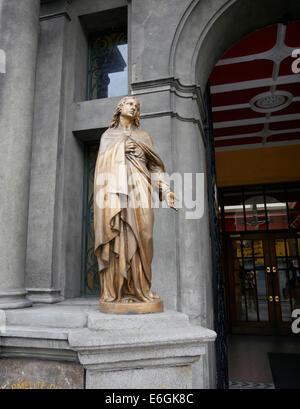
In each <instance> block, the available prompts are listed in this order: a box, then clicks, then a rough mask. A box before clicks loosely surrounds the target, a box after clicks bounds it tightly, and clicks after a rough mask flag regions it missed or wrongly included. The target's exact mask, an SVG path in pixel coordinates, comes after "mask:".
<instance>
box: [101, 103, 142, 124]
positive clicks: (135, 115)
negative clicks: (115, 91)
mask: <svg viewBox="0 0 300 409" xmlns="http://www.w3.org/2000/svg"><path fill="white" fill-rule="evenodd" d="M121 115H124V116H126V117H127V118H128V117H129V118H132V123H133V125H134V126H135V127H136V128H139V127H140V102H139V100H138V99H136V98H134V97H124V98H122V99H121V101H120V102H119V103H118V105H117V108H116V111H115V113H114V116H113V120H112V123H111V124H110V125H109V127H110V128H117V127H118V126H119V124H120V116H121Z"/></svg>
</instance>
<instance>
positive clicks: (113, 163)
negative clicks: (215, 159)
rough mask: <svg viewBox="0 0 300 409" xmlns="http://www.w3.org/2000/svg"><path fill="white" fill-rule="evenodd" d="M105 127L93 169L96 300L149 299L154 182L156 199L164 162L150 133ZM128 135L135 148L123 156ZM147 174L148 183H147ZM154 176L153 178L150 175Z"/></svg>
mask: <svg viewBox="0 0 300 409" xmlns="http://www.w3.org/2000/svg"><path fill="white" fill-rule="evenodd" d="M137 135H138V136H129V135H126V134H125V133H124V132H122V131H120V130H119V131H117V130H114V129H108V130H107V131H106V132H105V133H104V134H103V136H102V138H101V144H100V149H99V153H98V158H97V162H96V169H95V182H94V183H95V185H94V227H95V254H96V256H97V260H98V266H99V273H100V286H101V298H100V299H101V301H106V302H111V301H115V300H120V299H122V298H123V299H124V297H125V299H126V298H127V299H128V300H129V299H132V300H133V301H134V300H140V301H146V300H150V301H151V300H152V296H153V294H152V292H151V291H150V287H151V262H152V256H153V239H152V235H153V221H154V218H153V208H152V205H151V203H152V200H153V186H152V185H153V180H154V182H155V183H154V185H156V187H158V190H159V192H160V198H161V197H162V196H164V193H165V192H167V191H169V185H168V184H167V183H166V182H165V180H164V179H163V177H162V173H163V172H165V168H164V165H163V163H162V161H161V159H160V158H159V156H158V155H157V154H156V153H155V152H154V150H153V145H152V140H151V137H150V135H148V134H146V133H138V134H137ZM127 138H130V139H131V140H132V141H134V142H135V152H133V153H126V154H125V143H126V140H127ZM151 175H152V185H151ZM153 177H154V178H153Z"/></svg>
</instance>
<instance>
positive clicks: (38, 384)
mask: <svg viewBox="0 0 300 409" xmlns="http://www.w3.org/2000/svg"><path fill="white" fill-rule="evenodd" d="M83 388H84V369H83V367H82V366H81V365H78V364H65V363H60V362H50V361H48V362H47V361H34V360H33V361H27V360H22V359H1V360H0V389H83Z"/></svg>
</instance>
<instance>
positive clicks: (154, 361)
mask: <svg viewBox="0 0 300 409" xmlns="http://www.w3.org/2000/svg"><path fill="white" fill-rule="evenodd" d="M215 336H216V334H215V332H214V331H211V330H208V329H206V328H202V327H199V326H192V325H191V324H190V323H189V321H188V316H187V315H185V314H182V313H179V312H173V311H166V312H163V313H155V314H148V315H118V316H116V315H111V314H103V313H101V312H92V313H90V314H89V316H88V325H87V328H82V329H73V330H71V331H70V332H69V336H68V341H69V344H70V347H71V348H72V349H73V350H75V351H77V353H78V358H79V361H80V362H81V364H82V365H83V366H84V367H85V368H86V370H87V372H86V388H87V389H113V388H120V389H126V388H134V389H148V388H155V389H165V388H166V389H170V388H179V389H187V388H191V387H192V384H193V379H192V364H193V363H194V362H196V361H198V360H199V359H202V356H203V355H204V354H205V353H206V352H205V351H206V345H207V343H210V342H213V341H214V339H215Z"/></svg>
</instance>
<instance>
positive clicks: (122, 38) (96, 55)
mask: <svg viewBox="0 0 300 409" xmlns="http://www.w3.org/2000/svg"><path fill="white" fill-rule="evenodd" d="M126 44H127V35H126V33H125V32H116V33H106V34H105V33H101V34H99V33H98V34H93V36H91V37H90V43H89V65H88V66H89V68H88V99H98V98H107V97H109V96H116V95H123V94H127V91H126V90H128V88H127V85H128V79H127V72H126V68H127V47H126V50H124V51H126V56H125V54H124V53H123V55H122V52H121V48H122V47H120V46H122V45H126ZM123 48H124V47H123ZM124 57H125V59H124ZM122 71H123V72H124V78H123V77H122V78H121V81H120V78H119V79H118V81H116V82H115V84H111V86H112V87H114V88H115V89H114V90H113V95H109V85H110V83H111V79H110V74H113V73H118V72H122ZM120 83H122V86H121V87H120Z"/></svg>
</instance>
